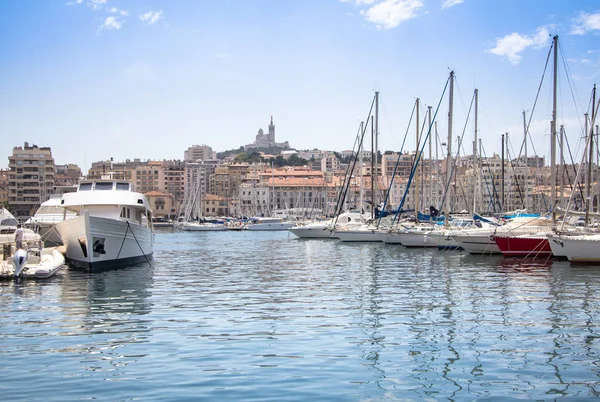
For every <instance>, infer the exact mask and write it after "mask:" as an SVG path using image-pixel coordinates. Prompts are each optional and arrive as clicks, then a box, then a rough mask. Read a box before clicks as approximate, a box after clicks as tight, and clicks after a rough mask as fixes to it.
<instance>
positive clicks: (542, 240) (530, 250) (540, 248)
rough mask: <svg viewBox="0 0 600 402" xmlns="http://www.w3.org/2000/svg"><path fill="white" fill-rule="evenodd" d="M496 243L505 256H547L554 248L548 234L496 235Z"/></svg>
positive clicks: (550, 254)
mask: <svg viewBox="0 0 600 402" xmlns="http://www.w3.org/2000/svg"><path fill="white" fill-rule="evenodd" d="M495 240H496V245H498V248H499V249H500V251H501V252H502V255H504V256H505V257H523V258H547V257H550V256H552V249H551V248H550V244H549V243H548V238H547V237H546V236H527V237H525V236H496V238H495Z"/></svg>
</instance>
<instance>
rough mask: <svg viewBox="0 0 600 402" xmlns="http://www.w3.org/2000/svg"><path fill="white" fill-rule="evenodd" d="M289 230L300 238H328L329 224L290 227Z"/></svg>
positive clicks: (329, 236)
mask: <svg viewBox="0 0 600 402" xmlns="http://www.w3.org/2000/svg"><path fill="white" fill-rule="evenodd" d="M289 230H290V232H291V233H292V234H293V235H295V236H297V237H299V238H301V239H330V238H331V230H330V229H329V225H312V226H311V225H306V226H294V227H291V228H290V229H289Z"/></svg>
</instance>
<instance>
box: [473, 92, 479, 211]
mask: <svg viewBox="0 0 600 402" xmlns="http://www.w3.org/2000/svg"><path fill="white" fill-rule="evenodd" d="M478 100H479V90H478V89H475V139H474V140H473V169H475V175H474V177H473V178H474V183H473V212H477V201H478V194H479V158H477V107H478Z"/></svg>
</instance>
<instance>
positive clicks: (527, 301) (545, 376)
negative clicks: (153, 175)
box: [0, 229, 600, 401]
mask: <svg viewBox="0 0 600 402" xmlns="http://www.w3.org/2000/svg"><path fill="white" fill-rule="evenodd" d="M0 342H1V343H2V344H1V346H0V378H1V380H0V395H1V398H2V400H6V401H17V400H44V401H65V400H82V399H97V400H111V401H116V400H120V401H129V400H142V401H152V400H155V401H165V400H173V401H175V400H177V401H181V400H190V401H192V400H193V401H196V400H244V401H252V400H256V401H269V400H270V401H306V400H313V401H314V400H319V401H328V400H343V401H352V400H427V399H429V400H457V401H458V400H510V399H534V400H582V399H592V398H594V397H598V396H599V395H600V374H599V373H600V367H599V365H600V266H576V265H571V264H569V263H568V262H562V261H553V260H549V261H532V260H519V259H508V258H503V257H501V256H497V257H478V256H471V255H468V254H465V253H460V252H458V251H446V252H444V251H438V250H432V249H426V250H424V249H406V248H403V247H401V246H395V245H385V244H383V243H356V244H353V243H342V242H340V241H336V240H300V239H296V238H295V237H294V236H293V235H291V234H288V233H287V232H249V231H241V232H231V231H229V232H212V233H211V232H177V231H172V230H168V229H167V230H164V231H161V232H158V233H157V234H156V244H155V250H154V263H153V265H152V266H150V267H149V266H148V265H147V264H146V265H139V266H132V267H129V268H126V269H122V270H112V271H105V272H98V273H92V274H90V273H87V272H84V271H80V270H79V271H78V270H73V269H65V270H63V271H61V272H60V273H59V274H58V275H57V276H55V277H53V278H50V279H48V280H44V281H25V282H23V283H14V282H12V281H11V282H4V283H0Z"/></svg>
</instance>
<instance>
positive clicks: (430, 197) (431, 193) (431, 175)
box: [427, 106, 433, 205]
mask: <svg viewBox="0 0 600 402" xmlns="http://www.w3.org/2000/svg"><path fill="white" fill-rule="evenodd" d="M427 116H429V118H428V123H429V124H428V125H429V174H428V175H427V177H428V178H429V180H428V183H429V205H433V186H432V185H431V179H432V177H433V164H432V160H433V158H432V155H431V137H432V136H431V106H427Z"/></svg>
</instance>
